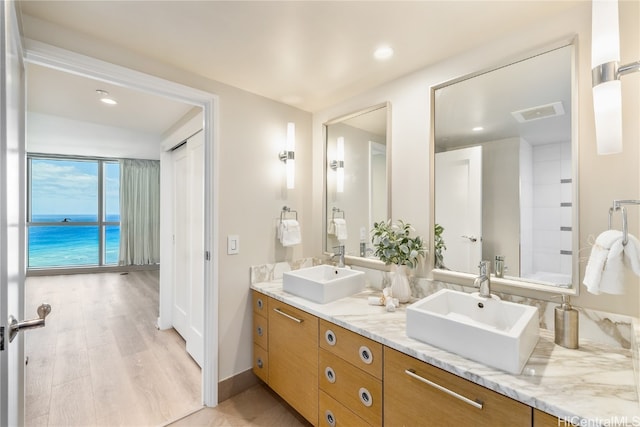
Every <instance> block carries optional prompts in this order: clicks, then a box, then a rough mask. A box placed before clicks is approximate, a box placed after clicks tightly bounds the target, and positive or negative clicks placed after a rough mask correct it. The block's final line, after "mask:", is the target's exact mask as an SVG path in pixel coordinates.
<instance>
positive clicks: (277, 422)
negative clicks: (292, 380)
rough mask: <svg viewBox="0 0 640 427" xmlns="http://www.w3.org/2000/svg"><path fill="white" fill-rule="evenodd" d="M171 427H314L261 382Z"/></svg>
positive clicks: (174, 423) (178, 421)
mask: <svg viewBox="0 0 640 427" xmlns="http://www.w3.org/2000/svg"><path fill="white" fill-rule="evenodd" d="M169 426H170V427H250V426H261V427H311V424H310V423H308V422H307V421H306V420H305V419H304V418H302V416H301V415H300V414H298V413H297V412H295V411H294V410H293V409H292V408H291V407H290V406H289V405H287V404H286V403H284V402H283V400H282V399H281V398H280V397H279V396H278V395H276V394H275V392H273V391H272V390H270V389H269V388H268V387H267V386H266V385H264V384H262V383H260V384H257V385H255V386H253V387H251V388H250V389H248V390H245V391H244V392H242V393H240V394H238V395H236V396H233V397H232V398H231V399H227V400H225V401H224V402H222V403H220V404H219V405H218V406H216V407H215V408H202V409H200V410H198V411H196V412H194V413H193V414H190V415H188V416H186V417H184V418H182V419H180V420H176V421H175V422H173V423H171V424H169Z"/></svg>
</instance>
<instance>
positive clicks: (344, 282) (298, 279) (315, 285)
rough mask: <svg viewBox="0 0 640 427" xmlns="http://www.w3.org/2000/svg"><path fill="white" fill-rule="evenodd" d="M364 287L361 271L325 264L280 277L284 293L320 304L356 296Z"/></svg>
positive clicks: (289, 272)
mask: <svg viewBox="0 0 640 427" xmlns="http://www.w3.org/2000/svg"><path fill="white" fill-rule="evenodd" d="M364 287H365V280H364V272H363V271H356V270H351V269H348V268H339V267H334V266H331V265H326V264H323V265H317V266H315V267H309V268H302V269H300V270H293V271H287V272H285V273H283V276H282V289H283V290H284V291H285V292H289V293H291V294H293V295H297V296H299V297H302V298H305V299H308V300H309V301H313V302H317V303H320V304H326V303H328V302H332V301H335V300H337V299H340V298H345V297H348V296H351V295H354V294H357V293H358V292H361V291H362V290H363V289H364Z"/></svg>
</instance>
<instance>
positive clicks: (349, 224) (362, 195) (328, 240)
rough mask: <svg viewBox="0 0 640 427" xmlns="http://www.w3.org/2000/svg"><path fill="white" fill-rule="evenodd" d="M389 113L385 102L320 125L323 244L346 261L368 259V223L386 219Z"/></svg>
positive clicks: (369, 258) (371, 226)
mask: <svg viewBox="0 0 640 427" xmlns="http://www.w3.org/2000/svg"><path fill="white" fill-rule="evenodd" d="M389 115H390V106H389V103H384V104H379V105H375V106H372V107H370V108H367V109H364V110H361V111H358V112H355V113H352V114H349V115H346V116H343V117H339V118H336V119H333V120H330V121H328V122H326V123H325V124H324V135H325V195H326V199H325V209H324V219H325V221H324V224H325V227H324V232H325V234H324V237H325V238H324V249H325V251H326V252H337V247H338V246H342V245H344V247H345V254H346V256H347V257H349V258H350V260H351V261H354V260H355V261H356V262H357V261H358V260H360V261H362V260H373V258H372V255H371V254H372V251H371V242H370V237H369V236H370V231H371V229H372V228H373V223H374V222H379V221H383V220H386V219H388V218H390V214H391V213H390V198H389V168H388V165H389V153H390V142H389V135H388V134H389V132H388V126H387V123H388V120H389Z"/></svg>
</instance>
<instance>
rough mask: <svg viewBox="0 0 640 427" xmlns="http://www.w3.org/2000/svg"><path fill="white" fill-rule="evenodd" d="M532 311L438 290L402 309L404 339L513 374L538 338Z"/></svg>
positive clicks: (523, 363)
mask: <svg viewBox="0 0 640 427" xmlns="http://www.w3.org/2000/svg"><path fill="white" fill-rule="evenodd" d="M538 324H539V319H538V309H537V308H536V307H532V306H528V305H523V304H516V303H512V302H508V301H501V300H499V299H491V298H482V297H480V296H478V295H477V294H475V295H474V294H467V293H464V292H458V291H452V290H449V289H442V290H440V291H438V292H436V293H434V294H432V295H430V296H428V297H426V298H423V299H421V300H420V301H417V302H415V303H413V304H411V305H410V306H408V307H407V336H409V337H410V338H414V339H417V340H419V341H423V342H425V343H427V344H431V345H434V346H436V347H440V348H442V349H444V350H447V351H450V352H452V353H456V354H459V355H460V356H463V357H466V358H468V359H472V360H475V361H476V362H480V363H484V364H485V365H489V366H491V367H494V368H498V369H502V370H504V371H507V372H510V373H512V374H519V373H520V372H522V368H523V367H524V365H525V364H526V363H527V360H528V359H529V356H531V353H532V352H533V349H534V347H535V346H536V343H537V342H538V335H539V326H538Z"/></svg>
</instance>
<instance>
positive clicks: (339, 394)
mask: <svg viewBox="0 0 640 427" xmlns="http://www.w3.org/2000/svg"><path fill="white" fill-rule="evenodd" d="M319 354H320V364H319V368H318V384H319V386H320V390H322V391H324V392H326V393H327V394H328V395H329V396H331V397H333V398H334V399H335V400H337V401H338V402H340V403H342V404H343V405H344V406H346V407H347V408H349V409H350V410H352V411H353V412H354V413H355V414H356V415H358V416H360V417H361V418H362V419H364V420H365V421H367V422H368V423H369V424H371V425H381V424H382V381H380V380H379V379H377V378H375V377H374V376H372V375H369V374H368V373H366V372H364V371H362V370H360V369H356V368H354V367H353V365H351V364H350V363H347V362H345V361H344V360H342V359H341V358H340V357H338V356H336V355H334V354H332V353H330V352H328V351H326V350H324V349H320V350H319ZM320 415H323V414H320Z"/></svg>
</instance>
